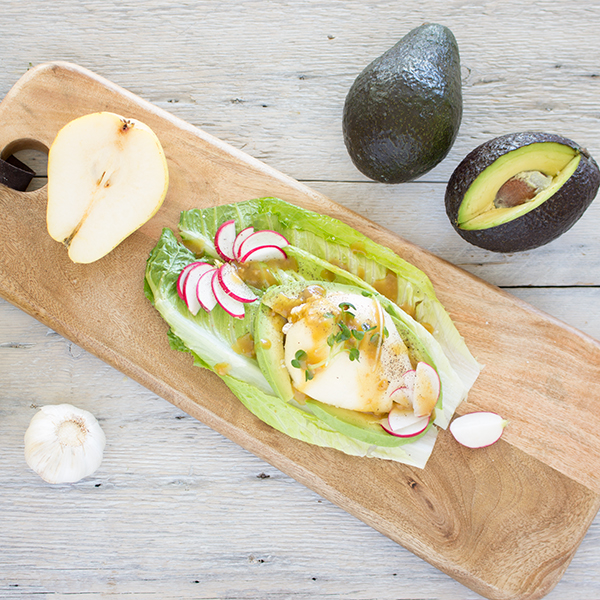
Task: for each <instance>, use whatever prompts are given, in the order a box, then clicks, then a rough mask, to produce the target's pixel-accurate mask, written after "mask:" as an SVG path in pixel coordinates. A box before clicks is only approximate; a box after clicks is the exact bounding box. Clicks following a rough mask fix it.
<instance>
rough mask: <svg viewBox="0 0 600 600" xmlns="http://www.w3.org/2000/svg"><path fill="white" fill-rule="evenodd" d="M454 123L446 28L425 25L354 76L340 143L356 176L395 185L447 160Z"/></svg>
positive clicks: (458, 107) (454, 66)
mask: <svg viewBox="0 0 600 600" xmlns="http://www.w3.org/2000/svg"><path fill="white" fill-rule="evenodd" d="M461 118H462V84H461V72H460V56H459V52H458V44H457V43H456V38H455V37H454V35H453V34H452V32H451V31H450V29H448V28H447V27H444V26H443V25H438V24H435V23H426V24H424V25H421V26H420V27H417V28H415V29H413V30H412V31H410V32H409V33H408V34H407V35H405V36H404V37H403V38H402V39H401V40H400V41H399V42H398V43H397V44H396V45H395V46H393V47H392V48H390V49H389V50H388V51H387V52H385V53H384V54H383V55H382V56H380V57H379V58H377V59H375V60H374V61H373V62H372V63H371V64H369V65H368V66H367V67H366V68H365V69H364V70H363V71H362V73H360V74H359V75H358V77H357V78H356V80H355V81H354V83H353V85H352V87H351V88H350V90H349V91H348V94H347V96H346V102H345V104H344V114H343V121H342V126H343V133H344V142H345V144H346V148H347V150H348V153H349V155H350V158H351V159H352V162H353V163H354V165H355V166H356V168H357V169H358V170H359V171H361V173H363V174H364V175H366V176H367V177H369V178H370V179H374V180H376V181H382V182H384V183H401V182H404V181H410V180H412V179H415V178H417V177H419V176H420V175H423V174H424V173H426V172H427V171H429V170H431V169H433V167H435V166H436V165H437V164H438V163H439V162H440V161H441V160H442V159H443V158H444V157H445V156H446V155H447V154H448V151H449V150H450V148H451V147H452V144H453V143H454V140H455V139H456V135H457V133H458V129H459V127H460V122H461Z"/></svg>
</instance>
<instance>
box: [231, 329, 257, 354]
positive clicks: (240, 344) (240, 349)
mask: <svg viewBox="0 0 600 600" xmlns="http://www.w3.org/2000/svg"><path fill="white" fill-rule="evenodd" d="M231 349H232V350H233V351H234V352H236V353H237V354H241V355H242V356H247V357H248V358H256V352H255V351H254V338H253V337H252V334H250V333H246V334H244V335H243V336H241V337H239V338H238V339H237V340H235V342H234V343H233V345H232V346H231Z"/></svg>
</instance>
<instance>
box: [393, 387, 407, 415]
mask: <svg viewBox="0 0 600 600" xmlns="http://www.w3.org/2000/svg"><path fill="white" fill-rule="evenodd" d="M390 398H391V399H392V402H395V403H396V404H398V405H400V406H401V407H405V408H409V407H410V409H411V411H412V393H411V391H410V389H409V388H408V387H407V386H405V385H403V386H401V387H398V388H396V389H395V390H394V391H393V392H392V393H391V394H390Z"/></svg>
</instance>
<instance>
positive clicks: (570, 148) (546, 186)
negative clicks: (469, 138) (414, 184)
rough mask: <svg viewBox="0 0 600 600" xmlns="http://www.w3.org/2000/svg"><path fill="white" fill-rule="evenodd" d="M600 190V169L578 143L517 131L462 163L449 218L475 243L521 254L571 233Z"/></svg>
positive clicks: (453, 180) (450, 193)
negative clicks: (567, 232)
mask: <svg viewBox="0 0 600 600" xmlns="http://www.w3.org/2000/svg"><path fill="white" fill-rule="evenodd" d="M599 186H600V170H599V169H598V165H597V164H596V162H595V161H594V159H593V158H592V157H591V156H590V155H589V154H588V152H587V151H586V150H585V149H584V148H582V147H581V146H579V145H578V144H576V143H575V142H573V141H572V140H569V139H567V138H564V137H562V136H560V135H554V134H548V133H537V132H523V133H512V134H508V135H504V136H500V137H497V138H495V139H493V140H490V141H488V142H486V143H484V144H482V145H481V146H478V147H477V148H475V150H473V151H472V152H470V153H469V154H468V155H467V156H466V157H465V158H464V159H463V161H462V162H461V163H460V164H459V165H458V167H457V168H456V169H455V171H454V173H453V174H452V176H451V177H450V181H449V182H448V186H447V189H446V197H445V202H446V213H447V214H448V217H449V218H450V221H451V222H452V225H453V226H454V229H455V230H456V231H457V232H458V233H459V235H460V236H461V237H463V238H464V239H465V240H466V241H467V242H470V243H471V244H474V245H475V246H479V247H480V248H485V249H486V250H491V251H493V252H521V251H524V250H531V249H532V248H537V247H539V246H543V245H544V244H547V243H549V242H551V241H553V240H555V239H556V238H557V237H559V236H560V235H562V234H563V233H565V232H566V231H567V230H568V229H570V228H571V227H572V226H573V225H574V224H575V223H576V222H577V221H578V220H579V218H580V217H581V216H582V215H583V213H584V212H585V210H586V209H587V208H588V206H589V205H590V204H591V203H592V201H593V200H594V198H595V197H596V193H597V192H598V187H599Z"/></svg>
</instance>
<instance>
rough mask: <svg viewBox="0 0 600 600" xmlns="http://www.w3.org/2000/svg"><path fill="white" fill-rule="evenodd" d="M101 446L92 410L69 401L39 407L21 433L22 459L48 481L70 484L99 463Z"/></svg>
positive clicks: (85, 475) (98, 427) (103, 443)
mask: <svg viewBox="0 0 600 600" xmlns="http://www.w3.org/2000/svg"><path fill="white" fill-rule="evenodd" d="M105 445H106V437H105V436H104V432H103V431H102V428H101V427H100V425H99V424H98V421H96V418H95V417H94V415H93V414H92V413H90V412H88V411H87V410H82V409H80V408H76V407H75V406H71V405H70V404H56V405H49V406H42V408H41V409H40V411H39V412H38V413H36V414H35V415H34V417H33V419H31V423H30V424H29V427H28V429H27V431H26V432H25V460H26V461H27V464H28V465H29V466H30V467H31V468H32V469H33V470H34V471H35V472H36V473H37V474H38V475H39V476H40V477H41V478H42V479H43V480H44V481H47V482H48V483H74V482H76V481H79V480H80V479H83V478H84V477H87V476H88V475H91V474H92V473H93V472H94V471H95V470H96V469H97V468H98V467H99V466H100V463H101V462H102V453H103V452H104V446H105Z"/></svg>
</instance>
